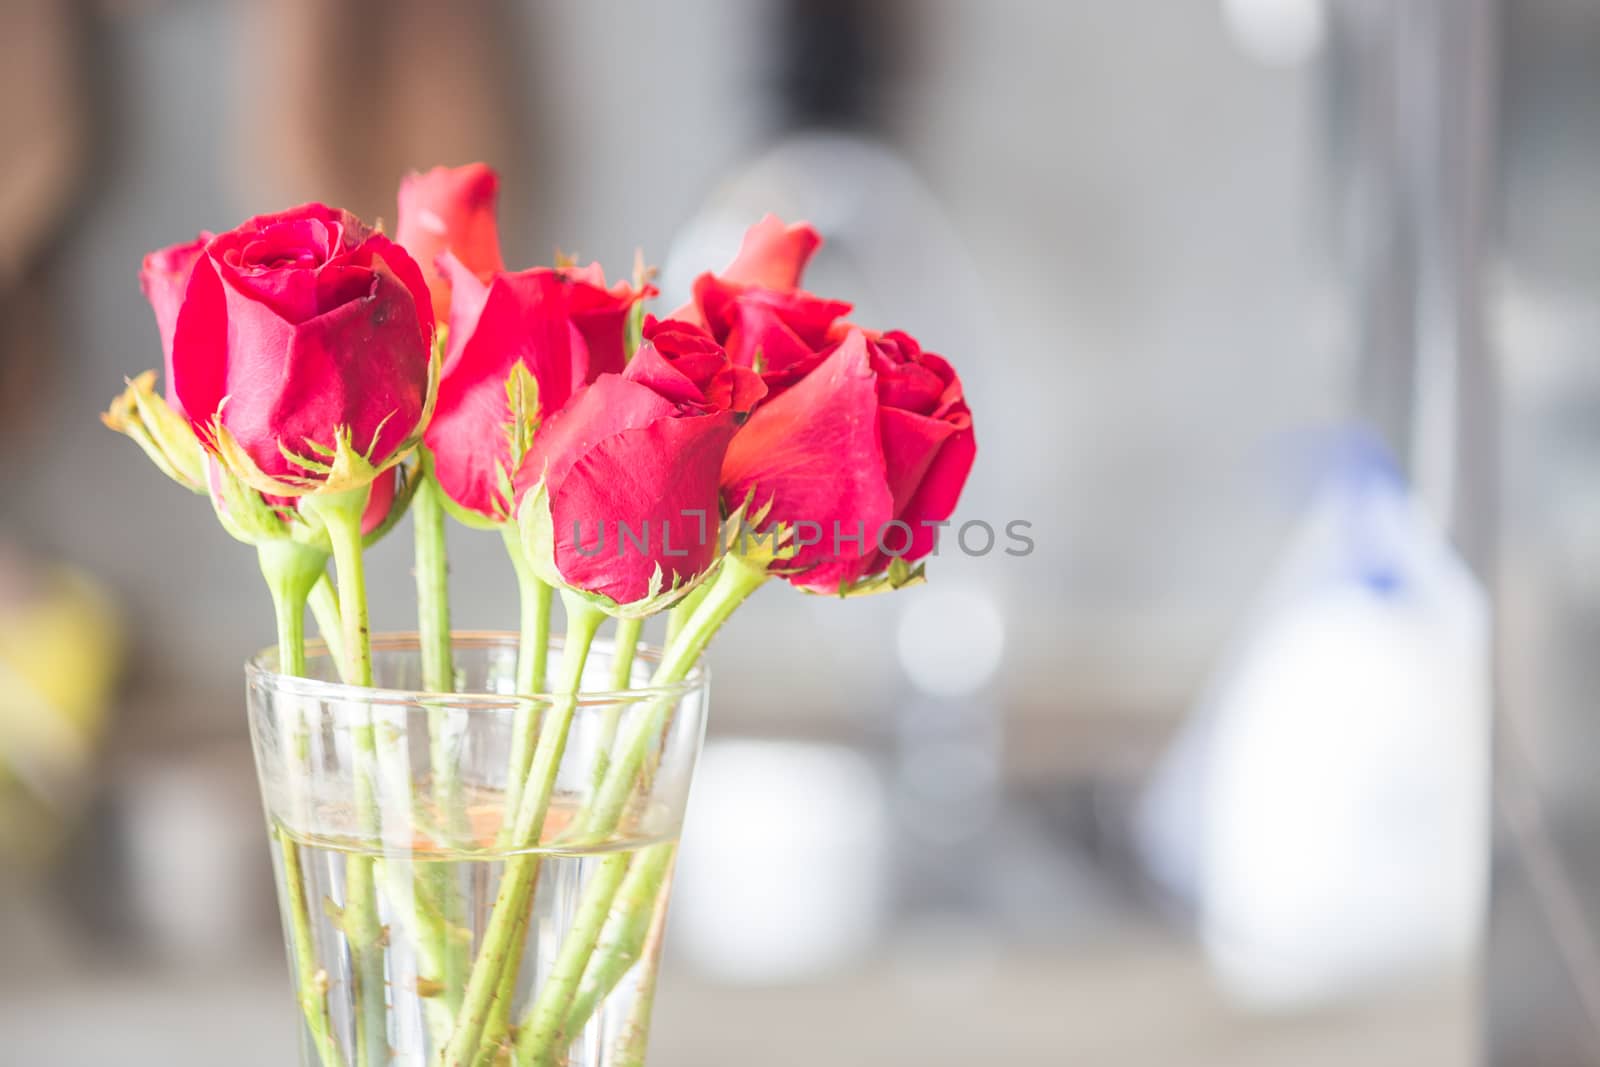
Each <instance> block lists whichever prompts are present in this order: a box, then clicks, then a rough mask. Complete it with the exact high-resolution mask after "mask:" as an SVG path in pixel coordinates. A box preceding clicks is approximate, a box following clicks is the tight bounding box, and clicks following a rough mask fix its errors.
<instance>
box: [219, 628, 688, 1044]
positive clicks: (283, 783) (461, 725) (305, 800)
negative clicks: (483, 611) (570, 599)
mask: <svg viewBox="0 0 1600 1067" xmlns="http://www.w3.org/2000/svg"><path fill="white" fill-rule="evenodd" d="M372 652H373V655H372V660H373V676H374V682H375V686H374V688H358V687H354V686H347V685H343V684H340V683H339V682H338V681H337V680H336V679H337V670H336V665H335V662H334V660H333V658H332V657H330V656H329V655H328V653H327V651H326V649H323V648H320V647H316V646H315V645H314V646H313V647H311V648H310V649H309V650H308V654H307V666H306V677H289V676H286V675H283V674H279V673H277V670H276V667H277V656H276V654H275V653H272V652H266V653H263V654H262V655H260V656H258V657H257V658H256V659H255V660H253V661H252V662H251V663H250V664H248V665H247V668H246V676H247V683H248V693H249V709H250V728H251V737H252V742H253V744H254V748H255V754H256V765H257V769H258V772H259V774H260V778H261V788H262V796H263V801H264V804H265V808H266V814H267V823H268V830H269V833H270V835H271V839H272V849H273V856H274V862H275V864H276V868H277V880H278V896H279V903H280V906H281V910H282V913H283V922H284V931H285V935H286V939H287V942H288V949H289V963H290V973H291V977H292V979H293V986H294V992H295V998H296V1001H297V1004H298V1006H299V1009H300V1016H301V1025H302V1030H303V1034H304V1042H303V1054H302V1055H303V1059H304V1062H305V1064H306V1065H307V1067H377V1065H380V1064H415V1065H418V1067H421V1065H430V1067H432V1065H440V1064H445V1065H456V1067H476V1065H484V1064H489V1065H493V1064H548V1065H552V1067H554V1065H565V1067H616V1065H622V1064H639V1063H642V1062H643V1060H644V1049H645V1041H646V1038H647V1034H648V1027H649V1019H650V1009H651V1001H652V996H653V992H654V986H655V973H656V967H657V963H658V960H659V956H660V949H661V932H662V925H663V922H664V917H665V912H666V903H667V895H668V890H669V887H670V884H671V875H672V866H673V860H674V857H675V854H676V849H677V839H678V834H679V831H680V829H681V826H682V822H683V810H684V803H685V800H686V799H687V794H688V789H689V780H690V776H691V774H692V772H693V769H694V764H695V759H696V757H697V755H698V753H699V749H700V743H701V738H702V734H703V730H704V724H705V712H706V702H707V678H706V675H705V672H704V671H703V669H701V668H696V669H695V670H694V671H693V672H691V673H690V675H689V677H688V678H687V679H686V680H685V681H684V682H681V683H677V684H673V685H668V686H662V687H654V688H652V687H650V686H649V685H648V681H647V680H648V678H649V677H650V674H651V671H652V670H653V668H654V667H655V665H656V663H657V662H658V656H657V654H656V653H655V652H653V651H652V650H649V649H645V648H640V649H639V651H638V652H637V654H636V656H635V658H634V662H633V666H632V670H631V678H632V680H633V683H634V685H635V686H636V688H633V689H628V690H623V691H605V689H606V687H607V686H609V685H612V684H614V682H613V678H614V674H613V660H614V650H613V649H612V648H611V647H610V646H608V645H607V644H606V643H604V642H596V643H595V646H594V648H593V649H592V650H591V651H590V653H589V656H588V660H587V664H586V667H585V671H584V675H583V677H584V683H585V684H584V687H583V690H582V691H581V692H579V694H578V695H577V696H576V697H575V698H567V699H563V698H561V697H558V696H553V695H526V694H518V693H516V692H515V689H516V686H515V679H516V677H517V657H518V647H517V638H516V637H515V636H514V635H502V634H458V635H456V636H455V639H454V649H453V655H454V665H455V688H456V689H457V690H458V692H454V693H427V692H421V691H419V690H420V689H421V676H422V667H421V655H420V650H419V645H418V641H417V638H416V637H415V636H414V635H396V636H380V637H376V638H374V640H373V650H372ZM548 655H549V662H550V664H551V674H552V676H555V671H556V665H557V664H558V663H559V662H560V658H561V655H562V647H561V642H560V641H559V639H558V640H555V641H552V643H551V647H550V649H549V652H548Z"/></svg>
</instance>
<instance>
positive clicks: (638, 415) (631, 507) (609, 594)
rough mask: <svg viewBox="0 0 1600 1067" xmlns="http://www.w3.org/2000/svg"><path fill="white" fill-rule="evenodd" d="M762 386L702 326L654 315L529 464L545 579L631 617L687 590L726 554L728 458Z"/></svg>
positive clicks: (545, 434)
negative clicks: (631, 348)
mask: <svg viewBox="0 0 1600 1067" xmlns="http://www.w3.org/2000/svg"><path fill="white" fill-rule="evenodd" d="M762 389H763V387H762V385H761V382H760V379H759V378H757V377H756V375H754V374H753V373H751V372H750V371H748V370H745V369H744V368H742V367H735V366H733V365H732V364H730V363H729V362H728V359H727V356H726V354H725V353H723V352H722V351H721V349H720V348H719V347H718V346H717V344H716V342H715V341H714V340H713V339H712V338H711V337H710V336H709V335H708V334H707V333H706V332H705V331H704V330H702V329H700V328H699V327H696V326H693V325H691V324H687V323H681V322H662V323H656V322H649V323H647V324H646V326H645V330H644V341H643V343H642V344H641V345H640V347H639V351H638V352H637V353H636V354H635V355H634V358H633V360H632V362H630V363H629V364H628V369H627V370H626V371H625V372H624V373H622V374H620V375H618V374H606V375H602V376H601V377H599V378H597V379H596V380H595V381H594V383H593V384H591V385H589V386H587V387H586V388H584V389H583V390H581V391H580V392H579V393H578V394H577V395H576V396H574V397H573V398H572V401H571V403H569V404H568V405H567V406H566V407H565V408H564V409H563V410H561V411H560V412H558V413H557V414H556V415H555V416H553V417H552V418H551V419H550V421H549V422H547V423H546V424H545V425H544V427H543V428H542V429H541V430H540V431H539V435H538V436H537V437H536V438H535V439H534V444H533V449H532V451H531V452H529V454H528V456H527V459H526V460H525V461H524V463H523V467H522V470H521V471H519V472H518V475H517V480H516V487H517V491H518V493H519V495H520V496H521V500H522V503H521V508H520V511H519V520H520V522H521V526H522V536H523V541H524V544H525V546H526V548H527V551H528V555H529V558H530V560H531V561H532V562H533V565H534V567H535V569H536V570H538V571H539V574H540V577H542V578H544V579H545V580H546V581H548V582H550V583H552V584H558V585H560V586H561V587H563V588H566V589H571V590H573V591H575V592H577V593H579V594H581V595H583V596H585V597H587V598H588V599H590V600H591V601H594V602H596V603H597V604H599V606H600V607H601V608H602V609H604V610H605V611H607V612H608V613H610V614H613V615H620V616H628V617H639V616H643V615H649V614H652V613H653V612H655V611H659V610H661V609H662V608H664V607H666V606H668V605H669V604H671V603H672V602H673V601H675V600H677V599H678V598H679V597H681V596H682V595H683V594H684V593H686V592H688V591H689V590H690V589H691V588H692V587H693V586H694V584H695V583H696V582H698V581H699V580H700V579H701V578H702V577H704V576H705V574H706V573H707V572H708V571H709V570H710V569H711V566H712V564H713V563H714V562H716V559H717V556H718V551H719V546H720V543H721V537H720V535H719V519H720V514H719V511H718V500H717V480H718V475H719V472H720V471H721V469H722V460H723V455H724V453H725V452H726V451H727V447H728V442H729V441H730V440H732V438H733V434H734V431H735V430H736V429H737V427H738V422H739V420H740V419H741V418H742V413H743V412H744V411H747V410H749V409H750V408H751V407H752V406H754V405H755V403H756V402H757V401H758V400H759V399H760V397H761V394H762Z"/></svg>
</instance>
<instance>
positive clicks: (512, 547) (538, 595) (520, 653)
mask: <svg viewBox="0 0 1600 1067" xmlns="http://www.w3.org/2000/svg"><path fill="white" fill-rule="evenodd" d="M500 532H501V536H502V537H504V539H505V543H506V555H507V556H509V557H510V558H511V569H512V570H513V571H515V572H516V575H517V594H518V601H519V603H520V605H521V623H522V626H521V630H520V632H519V639H518V644H517V683H516V684H517V692H518V693H520V694H522V695H523V696H530V697H531V696H538V695H539V694H540V693H542V692H543V691H544V683H545V668H546V664H547V662H548V656H549V650H550V606H551V599H552V591H551V589H550V585H549V583H547V582H544V581H541V580H540V578H539V576H538V575H536V574H535V573H534V572H533V566H532V564H530V563H529V562H528V554H527V551H526V550H525V549H524V548H523V547H522V535H521V532H520V531H519V530H518V528H517V524H516V523H514V522H513V523H507V524H506V525H505V526H503V527H501V530H500ZM537 710H538V709H537V706H536V705H530V706H528V707H526V708H523V709H520V710H519V711H518V712H517V714H516V721H515V724H514V727H513V730H512V734H511V757H510V761H509V764H508V766H507V767H506V795H505V810H506V811H508V812H514V811H516V810H517V808H518V806H519V805H520V804H521V802H522V789H523V784H524V783H525V782H526V781H527V778H528V765H529V762H530V761H531V760H532V759H533V744H534V729H535V725H536V721H537V719H538V716H537V714H535V713H536V711H537ZM509 829H510V828H509V827H507V826H502V827H501V831H500V844H501V845H505V844H506V843H507V841H508V840H509V838H508V831H509Z"/></svg>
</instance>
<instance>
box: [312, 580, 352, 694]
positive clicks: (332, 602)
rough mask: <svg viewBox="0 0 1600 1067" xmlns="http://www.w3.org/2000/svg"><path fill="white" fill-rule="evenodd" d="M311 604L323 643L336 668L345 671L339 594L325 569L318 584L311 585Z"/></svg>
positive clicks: (342, 624) (342, 623)
mask: <svg viewBox="0 0 1600 1067" xmlns="http://www.w3.org/2000/svg"><path fill="white" fill-rule="evenodd" d="M307 603H308V604H310V606H311V617H312V618H313V619H316V620H317V633H318V634H319V635H321V637H322V642H323V644H325V645H327V646H328V655H329V656H331V657H332V658H333V662H334V666H335V668H336V669H337V670H338V671H340V672H341V674H340V676H341V677H343V671H344V622H343V621H342V620H341V619H340V618H339V594H338V593H336V592H334V589H333V579H331V578H329V577H328V572H327V571H326V570H324V571H323V572H322V576H321V577H320V578H318V579H317V584H316V585H314V586H312V587H311V597H310V599H309V600H308V601H307Z"/></svg>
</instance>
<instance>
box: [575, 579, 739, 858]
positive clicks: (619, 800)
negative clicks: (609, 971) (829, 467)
mask: <svg viewBox="0 0 1600 1067" xmlns="http://www.w3.org/2000/svg"><path fill="white" fill-rule="evenodd" d="M766 580H767V573H766V570H765V569H764V568H762V567H761V566H760V565H759V564H752V563H747V562H745V561H744V560H743V559H741V558H739V557H738V556H727V557H725V558H724V560H723V563H722V568H721V570H720V571H719V572H718V574H717V577H716V578H715V579H714V580H713V581H712V582H711V585H710V588H709V589H708V590H707V592H706V595H705V597H704V599H703V600H701V602H700V605H699V606H698V607H696V608H695V610H694V614H693V615H691V616H690V617H689V620H688V621H687V622H686V623H684V625H683V627H682V629H681V630H680V631H679V633H678V636H677V639H676V640H674V641H673V642H672V643H671V644H669V645H668V646H667V651H666V654H665V655H663V656H662V657H661V663H660V664H659V665H658V666H657V667H656V671H655V674H654V675H652V676H651V679H650V684H651V685H658V686H659V685H671V684H674V683H677V682H681V681H683V679H684V678H685V677H687V676H688V674H689V670H690V668H692V667H693V666H694V665H695V663H696V662H697V661H698V660H699V659H700V654H701V653H702V652H704V651H705V649H706V646H707V645H709V644H710V643H711V639H712V638H713V637H715V636H716V633H717V631H718V630H720V629H721V628H722V624H723V623H725V622H727V621H728V617H729V616H731V615H732V614H733V613H734V611H735V610H736V609H737V608H738V607H739V605H740V604H743V603H744V602H745V600H747V599H748V598H749V596H750V594H751V593H754V592H755V591H756V590H757V589H759V588H760V587H761V584H762V583H763V582H765V581H766ZM673 706H674V702H673V701H672V700H670V699H666V698H663V699H659V700H657V701H656V702H655V704H654V706H653V707H652V708H651V709H650V713H649V714H648V715H645V716H643V718H642V719H641V720H640V722H639V725H638V726H637V727H636V728H635V729H634V732H633V735H632V736H631V737H630V738H629V739H628V741H627V743H626V744H625V745H624V746H623V751H622V755H621V757H620V758H619V759H618V760H616V761H615V762H614V763H612V765H611V767H610V768H609V769H608V770H607V771H606V778H605V781H604V782H602V783H601V786H600V789H599V790H598V791H597V793H596V795H595V798H594V800H593V801H592V802H591V803H590V805H589V809H588V813H587V814H586V816H585V817H584V820H583V827H582V833H583V835H584V838H585V839H591V838H595V837H605V836H607V835H609V834H611V833H613V832H615V830H616V827H617V824H618V823H619V822H620V821H621V819H622V812H623V809H624V808H626V807H627V803H628V797H629V795H630V794H631V793H632V792H633V786H634V780H635V777H636V776H637V775H638V773H639V769H640V768H641V767H642V766H643V765H644V760H645V756H646V755H647V754H648V753H649V751H650V743H651V742H652V741H653V740H655V739H656V738H658V737H659V736H660V733H661V729H662V727H663V726H665V725H666V720H667V716H669V715H670V714H671V713H672V709H673Z"/></svg>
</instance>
